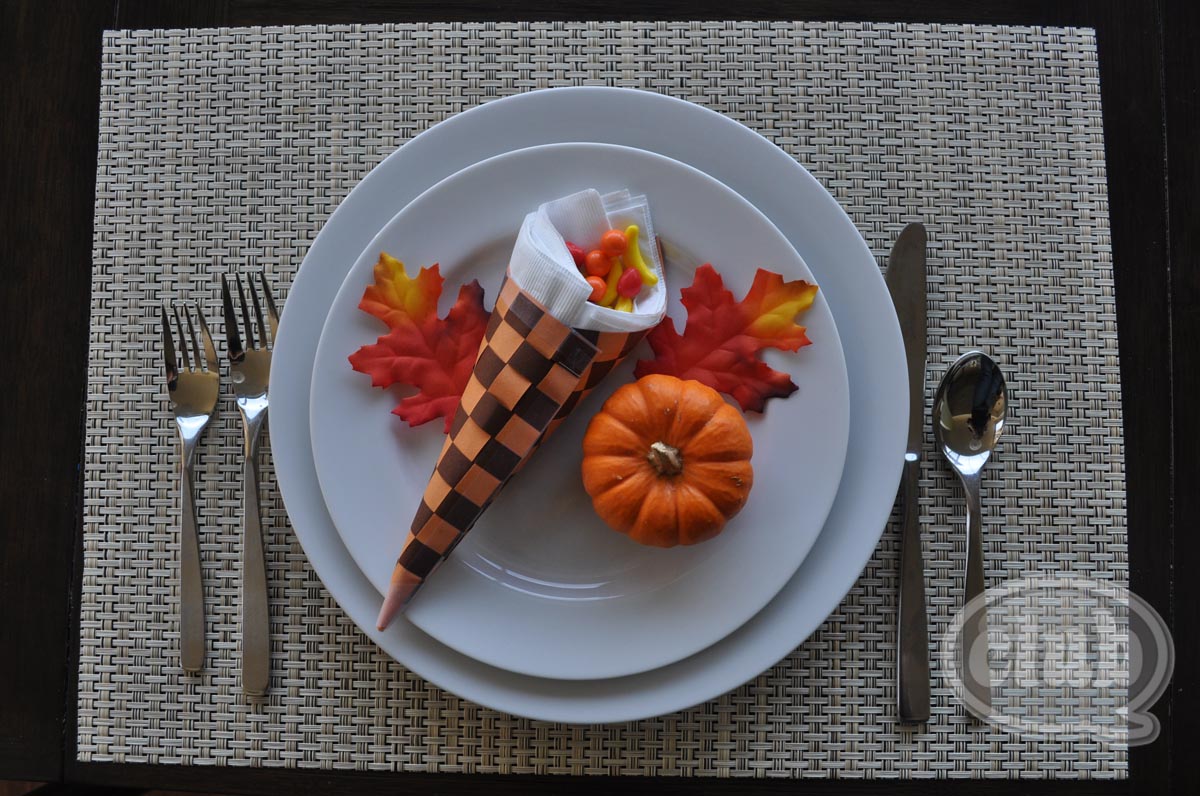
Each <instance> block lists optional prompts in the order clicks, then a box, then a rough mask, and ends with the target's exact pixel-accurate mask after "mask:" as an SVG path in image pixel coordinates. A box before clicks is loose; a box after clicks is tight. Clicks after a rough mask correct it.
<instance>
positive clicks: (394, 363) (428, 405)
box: [350, 254, 490, 431]
mask: <svg viewBox="0 0 1200 796" xmlns="http://www.w3.org/2000/svg"><path fill="white" fill-rule="evenodd" d="M393 263H395V265H393ZM375 280H376V283H375V284H374V285H372V286H371V287H368V288H367V291H366V293H365V294H364V295H363V300H362V303H361V304H359V307H360V308H361V309H363V310H364V311H365V312H369V313H370V314H372V315H374V316H376V317H378V318H381V319H383V320H384V322H385V323H387V324H388V325H389V326H391V327H392V328H391V331H390V332H388V333H387V334H385V335H384V336H383V337H380V338H379V339H378V340H377V341H376V342H375V343H374V344H373V345H366V346H363V347H362V348H360V349H358V351H356V352H354V353H353V354H352V355H351V356H350V365H351V367H353V368H354V369H355V370H357V371H358V372H360V373H366V374H367V375H369V376H370V377H371V384H372V385H373V386H375V387H390V386H391V385H393V384H406V385H409V386H412V387H415V388H416V389H417V392H416V394H414V395H410V396H408V397H406V398H404V399H403V400H401V401H400V403H399V404H397V406H396V408H395V409H393V410H392V412H393V413H394V414H397V415H399V416H400V417H401V419H403V420H404V421H406V422H407V423H408V424H409V425H410V426H419V425H421V424H422V423H428V422H429V421H430V420H433V419H435V418H438V417H442V418H445V421H446V431H449V430H450V422H451V420H453V418H454V412H455V410H457V408H458V400H459V397H460V396H461V395H462V392H463V390H464V389H465V388H466V386H467V380H468V379H469V378H470V376H471V370H472V368H473V367H474V366H475V358H476V356H477V355H478V353H479V341H480V340H481V339H483V333H484V330H485V329H486V328H487V322H488V318H489V317H490V314H489V313H488V311H487V310H485V309H484V308H483V288H482V287H480V286H479V282H478V281H472V282H471V283H470V284H467V285H463V286H462V287H461V288H460V289H459V291H458V300H457V301H456V302H454V306H453V307H451V308H450V311H449V312H448V313H446V317H445V318H438V317H437V302H438V298H439V297H440V296H441V293H442V283H443V279H442V277H441V275H440V274H439V273H438V267H437V266H436V265H435V266H433V267H431V268H428V269H424V268H422V269H421V271H420V273H419V274H418V275H417V278H416V279H409V278H408V275H407V274H406V273H405V271H404V265H403V263H400V261H399V260H395V259H394V258H392V257H389V256H388V255H386V254H385V255H382V256H381V257H380V258H379V263H378V264H377V265H376V266H375ZM381 282H382V283H384V284H382V285H381ZM385 316H386V317H385Z"/></svg>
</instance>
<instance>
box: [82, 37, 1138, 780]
mask: <svg viewBox="0 0 1200 796" xmlns="http://www.w3.org/2000/svg"><path fill="white" fill-rule="evenodd" d="M585 83H588V84H605V85H615V86H630V87H638V88H647V89H652V90H656V91H661V92H665V93H668V94H671V95H674V96H678V97H682V98H685V99H689V100H692V101H694V102H698V103H700V104H703V105H706V106H708V107H710V108H713V109H715V110H718V111H720V112H722V113H725V114H728V115H729V116H732V117H733V118H735V119H738V120H739V121H741V122H744V123H745V124H747V125H749V126H750V127H752V128H754V129H756V130H758V131H760V132H761V133H763V134H764V135H765V136H767V137H768V138H770V139H771V140H773V141H775V142H777V143H778V144H779V145H780V146H781V147H783V148H784V149H786V150H787V151H788V152H790V153H792V154H793V155H794V156H795V157H796V158H798V159H799V160H800V162H802V163H804V164H805V165H806V166H808V167H809V168H810V169H811V170H812V171H813V172H814V173H815V174H816V175H817V177H818V178H820V179H821V180H822V182H823V183H824V184H825V185H826V186H827V187H828V188H829V190H830V191H832V192H833V194H834V196H835V197H837V199H838V200H839V201H840V202H841V203H842V205H843V207H845V208H846V210H847V211H848V212H849V213H850V215H851V216H852V218H853V219H854V221H855V223H856V224H857V226H858V228H859V230H861V231H862V234H863V235H864V236H865V238H866V240H867V242H868V243H869V245H870V246H871V248H872V250H874V251H875V252H876V253H877V254H879V255H880V256H881V257H882V256H883V255H884V254H885V253H886V252H887V251H888V249H889V247H890V245H891V242H892V240H893V238H894V236H895V234H896V232H897V231H898V230H899V228H900V226H902V224H903V223H904V222H906V221H909V220H915V219H920V220H923V221H924V222H925V223H926V225H927V226H928V228H929V232H930V237H931V244H930V245H931V255H932V259H931V273H932V276H931V282H930V289H931V292H932V298H931V306H932V307H933V308H934V309H932V310H931V312H930V319H929V323H930V330H929V351H930V360H931V363H933V365H934V366H935V368H937V367H939V366H940V365H942V364H944V363H946V362H949V361H950V360H952V359H953V358H954V357H955V356H956V355H957V354H958V353H959V352H960V351H962V350H963V349H965V348H967V347H971V346H981V347H984V348H985V349H987V350H989V351H990V352H991V353H993V354H994V355H995V356H996V357H997V358H998V359H999V360H1000V361H1001V362H1003V363H1004V364H1005V366H1006V368H1007V370H1008V372H1009V373H1010V374H1011V378H1010V388H1011V390H1012V394H1013V396H1014V407H1013V413H1012V415H1011V418H1012V424H1011V431H1010V432H1009V435H1008V436H1007V438H1006V442H1005V444H1004V446H1003V448H1002V450H1001V452H1000V453H999V455H998V457H997V458H996V460H995V461H994V462H993V464H992V465H991V466H990V467H989V471H988V486H987V488H986V493H985V500H984V502H985V511H986V517H987V519H986V528H985V533H986V539H987V563H986V567H987V573H988V577H989V582H992V583H995V582H997V581H999V580H1000V579H1002V578H1004V577H1012V576H1019V575H1026V574H1033V573H1074V574H1076V575H1086V576H1088V577H1091V578H1096V579H1099V580H1104V581H1108V582H1112V583H1115V584H1124V583H1125V581H1126V579H1127V569H1128V563H1127V557H1126V544H1125V509H1124V473H1123V448H1122V439H1121V415H1120V385H1119V379H1118V366H1117V339H1116V320H1115V313H1114V300H1113V283H1112V269H1111V262H1110V247H1109V228H1108V219H1107V200H1106V185H1105V167H1104V146H1103V138H1102V125H1101V113H1100V87H1099V78H1098V71H1097V56H1096V45H1095V39H1094V35H1093V33H1092V32H1091V31H1089V30H1082V29H1049V28H1017V27H971V26H948V25H886V24H821V23H804V24H794V23H734V22H693V23H513V24H490V23H489V24H484V23H480V24H461V25H460V24H428V25H425V24H422V25H396V26H386V27H336V28H276V29H240V30H202V31H154V32H147V31H123V32H117V33H109V34H107V35H106V37H105V41H104V70H103V87H102V94H101V117H100V153H99V167H98V175H97V191H96V226H95V253H94V256H95V264H94V270H93V282H92V301H93V304H92V325H91V357H90V366H89V367H90V370H89V391H88V411H87V452H86V495H85V509H84V511H85V518H84V549H85V553H84V567H85V569H84V574H83V592H82V629H81V636H80V645H81V646H80V668H79V683H78V689H79V691H78V706H79V712H78V719H79V723H78V749H79V757H80V758H81V759H83V760H90V761H124V762H150V763H183V764H214V763H215V764H229V765H269V766H296V767H308V768H327V769H382V770H388V769H397V770H420V771H448V772H449V771H452V772H520V773H584V774H593V773H594V774H636V775H667V776H681V775H682V776H687V775H707V776H835V775H836V776H844V777H895V776H913V777H917V776H951V777H1000V778H1004V777H1070V778H1086V777H1094V778H1118V777H1123V776H1125V774H1126V771H1127V768H1126V754H1125V749H1124V747H1122V746H1120V745H1110V744H1106V743H1103V742H1101V741H1097V740H1093V739H1090V738H1089V737H1088V736H1086V735H1082V734H1073V735H1072V734H1060V735H1056V736H1050V737H1044V738H1037V737H1032V738H1031V737H1026V736H1022V735H1020V734H1009V733H1006V732H1003V731H1001V730H997V729H992V728H980V727H978V726H977V725H973V724H972V723H971V722H970V721H969V720H968V719H967V717H966V714H965V713H964V711H963V709H962V707H961V706H959V705H958V704H957V702H956V701H955V700H954V699H953V698H952V695H951V692H950V690H949V689H948V688H947V687H946V683H945V682H944V681H943V680H936V681H935V683H934V686H935V687H934V694H933V697H934V706H933V719H932V720H931V721H930V723H929V724H928V725H927V726H925V727H922V728H920V729H919V730H917V731H913V730H908V729H902V728H900V727H899V726H898V725H897V722H896V717H895V711H894V702H895V692H894V688H893V681H894V675H895V659H894V658H895V656H894V650H895V616H896V586H897V577H896V573H897V561H898V549H899V545H898V538H897V534H896V530H895V528H894V527H893V528H889V529H888V531H887V532H886V533H885V534H884V537H883V541H882V543H881V544H880V546H879V549H878V550H877V552H876V553H875V555H874V557H873V558H872V559H871V561H870V563H869V564H868V566H867V567H866V569H865V571H864V572H863V574H862V576H861V578H860V579H859V580H858V582H857V584H856V585H855V587H854V589H853V590H852V591H851V593H850V594H849V595H848V596H847V597H846V599H845V600H844V601H843V602H842V604H841V605H840V606H839V607H838V609H837V610H836V611H835V612H834V613H833V614H832V615H831V616H830V617H829V619H828V621H827V622H826V623H825V624H824V625H823V626H822V627H821V629H820V630H819V631H818V632H817V633H815V634H814V635H813V637H812V638H810V639H809V640H808V641H806V642H805V643H804V644H803V645H801V646H800V647H799V648H798V649H797V650H796V651H795V652H794V653H793V654H792V655H791V656H789V657H788V658H787V659H785V660H784V661H782V662H780V663H779V664H778V665H777V666H775V667H774V668H772V669H771V670H769V671H767V672H766V673H764V674H763V675H761V676H760V677H758V678H757V679H756V680H754V681H752V682H750V683H748V684H747V685H745V686H743V687H741V688H739V689H738V690H736V691H734V692H733V693H730V694H727V695H725V696H723V697H721V698H719V699H717V700H714V701H712V702H710V703H707V704H705V705H702V706H699V707H696V708H694V709H691V710H687V711H683V712H681V713H678V714H675V715H670V716H664V717H661V718H657V719H652V720H647V721H642V722H637V723H633V724H628V725H611V726H603V727H571V726H563V725H555V724H549V723H544V722H536V721H529V720H525V719H519V718H514V717H511V716H507V715H502V714H498V713H496V712H494V711H491V710H487V709H484V708H481V707H479V706H476V705H474V704H471V703H469V702H467V701H465V700H462V699H459V698H457V697H455V696H454V695H452V694H449V693H446V692H444V691H442V690H440V689H438V688H435V687H433V686H431V685H429V684H428V683H426V682H425V681H423V680H421V679H420V678H418V677H416V676H415V675H413V674H411V673H409V672H407V671H405V670H404V669H403V668H402V667H401V666H399V665H398V664H396V663H394V662H393V661H391V660H390V659H389V658H388V657H387V656H385V655H384V654H382V653H381V652H379V651H378V650H377V649H376V647H375V646H374V645H373V644H372V643H371V642H370V641H369V640H368V639H367V638H366V637H365V636H363V635H362V634H360V633H359V631H358V630H357V629H356V628H355V626H354V625H353V623H351V622H350V621H349V620H348V619H347V617H346V616H345V615H344V614H343V613H342V612H341V610H340V609H339V608H338V606H337V605H336V603H335V602H334V601H333V600H332V599H331V598H330V596H329V594H328V593H327V592H326V591H325V589H324V588H323V587H322V585H321V583H320V581H319V580H318V579H317V577H316V576H315V575H314V573H313V571H312V569H311V568H310V566H309V564H308V563H307V560H306V559H305V556H304V553H303V551H302V550H301V548H300V546H299V544H298V543H297V542H296V540H295V538H294V536H293V534H292V533H291V531H290V529H289V527H288V522H287V516H286V513H285V511H284V507H283V504H282V502H281V501H280V500H279V497H278V493H277V491H276V485H275V482H274V479H273V476H272V474H271V470H270V468H269V467H268V468H266V470H265V472H264V476H263V494H264V501H265V502H264V525H265V528H266V530H267V534H268V539H267V541H268V566H269V577H270V583H271V601H272V605H271V611H272V625H271V628H272V645H273V649H274V655H273V665H274V670H273V675H272V676H273V689H272V692H271V695H270V698H269V700H267V701H266V702H265V703H261V704H259V703H256V704H247V703H246V702H245V701H244V700H243V698H242V696H241V694H240V691H239V687H238V682H237V647H238V636H239V627H238V614H237V611H238V607H237V599H238V575H237V571H238V552H239V549H240V538H241V534H240V530H239V507H240V505H241V496H240V488H241V487H240V478H239V473H240V467H241V457H240V441H241V440H240V434H241V432H240V429H239V426H238V423H237V419H236V413H235V412H234V410H233V406H232V403H231V402H230V400H229V397H228V395H226V396H225V397H224V398H223V402H222V404H221V414H220V416H219V419H218V421H217V422H215V423H214V425H213V427H212V428H210V430H209V433H208V434H207V436H206V438H205V442H204V443H203V445H202V447H201V450H200V452H199V458H198V462H197V472H198V480H199V484H200V486H199V492H198V498H197V499H198V506H199V516H200V521H201V523H202V528H203V535H202V557H203V561H204V580H205V584H206V588H207V590H208V609H207V611H208V619H209V622H210V626H209V629H208V640H209V650H210V652H209V657H208V670H207V671H206V673H205V674H204V675H203V676H202V677H200V678H198V679H197V680H194V681H190V680H186V679H184V678H182V677H181V676H180V668H179V661H178V653H177V643H178V632H177V624H176V609H177V599H178V598H177V593H176V586H175V584H176V576H175V573H176V555H177V543H176V539H177V531H176V528H177V524H178V522H179V504H178V496H177V487H176V483H177V481H176V477H175V456H176V454H175V450H174V447H173V443H174V437H173V434H174V432H173V429H172V426H171V423H170V419H169V418H170V415H169V412H168V408H167V404H166V402H165V396H164V393H163V388H162V386H161V383H160V365H159V355H158V326H157V320H156V317H155V315H154V313H155V312H156V308H157V306H158V302H159V301H161V300H162V299H164V298H169V297H172V296H189V297H192V298H196V299H200V300H202V301H203V302H205V303H206V306H207V309H208V317H209V318H210V320H215V319H218V318H219V316H220V313H219V310H218V306H217V303H216V301H217V294H218V290H217V285H218V277H219V274H220V273H221V272H222V271H225V270H228V269H233V268H237V267H244V266H259V267H265V268H266V269H267V270H268V271H269V272H270V273H272V274H273V275H274V279H275V281H276V284H277V289H278V291H279V293H280V294H286V289H287V286H288V285H290V283H291V280H292V277H293V276H294V274H295V271H296V269H297V268H298V267H299V265H300V262H301V260H302V258H303V256H304V254H305V251H306V249H307V246H308V244H309V242H310V241H312V239H313V237H314V236H315V235H316V233H317V231H318V230H319V229H320V227H321V225H322V224H323V223H324V221H325V219H326V218H327V217H328V215H329V213H330V212H331V211H332V210H333V208H334V207H335V206H336V205H337V203H338V202H339V201H340V200H341V199H342V197H344V196H345V195H346V193H347V192H349V190H350V189H351V188H352V187H353V185H354V184H355V183H356V181H357V180H359V179H360V178H361V177H362V176H363V175H364V174H365V173H366V172H367V171H368V170H369V169H370V168H371V167H372V166H374V165H375V164H376V163H378V162H379V161H380V160H381V159H382V158H383V157H384V156H386V155H387V154H388V153H390V152H391V151H392V150H394V149H395V148H396V147H398V146H400V145H401V144H403V143H404V142H405V141H406V140H407V139H409V138H411V137H412V136H413V135H415V134H417V133H419V132H420V131H422V130H424V129H426V128H427V127H429V126H431V125H432V124H434V123H436V122H438V121H439V120H441V119H443V118H445V117H447V116H449V115H451V114H453V113H456V112H458V111H461V110H463V109H465V108H468V107H471V106H472V105H475V104H477V103H479V102H483V101H485V100H487V99H489V98H492V97H497V96H502V95H506V94H511V93H515V92H520V91H526V90H530V89H534V88H538V87H545V86H562V85H577V84H585ZM981 306H982V307H987V308H988V311H987V312H979V311H978V310H979V308H980V307H981ZM225 388H226V389H228V385H227V384H226V385H225ZM925 467H926V470H925V477H924V479H923V481H922V483H921V499H922V516H923V519H924V520H925V522H926V523H927V533H926V544H927V547H926V560H927V562H928V572H927V578H928V589H929V606H930V609H931V611H932V614H933V628H932V630H933V631H934V632H935V633H936V632H938V631H941V630H944V629H945V628H946V626H947V624H948V622H949V620H950V617H951V615H952V613H953V611H954V610H955V609H956V608H957V607H958V606H959V605H960V604H961V600H962V580H961V577H960V573H961V572H962V569H963V559H964V549H965V544H964V540H963V532H962V527H963V526H962V519H961V518H962V514H963V503H962V498H961V493H960V491H959V490H958V488H957V486H956V485H955V484H954V483H953V482H952V481H951V480H950V476H949V475H948V473H947V471H946V470H945V468H944V467H943V466H942V465H941V464H940V463H937V462H933V461H932V460H931V461H930V462H928V463H927V464H926V465H925ZM1117 696H1118V697H1119V694H1117ZM1101 697H1102V698H1105V699H1109V700H1110V702H1109V704H1110V705H1111V699H1112V698H1113V694H1109V693H1106V694H1098V693H1097V692H1096V691H1095V690H1094V689H1093V690H1088V689H1077V690H1076V691H1074V692H1071V691H1068V690H1067V689H1066V687H1065V686H1062V685H1058V686H1056V685H1054V684H1052V683H1051V684H1046V683H1042V684H1039V685H1038V690H1037V692H1036V700H1037V701H1038V703H1039V704H1047V703H1048V702H1047V700H1048V701H1049V703H1053V704H1059V705H1066V706H1073V707H1074V709H1075V710H1077V711H1079V712H1081V713H1082V714H1084V715H1086V714H1087V713H1088V712H1089V711H1095V710H1098V709H1099V708H1097V707H1095V705H1096V704H1097V699H1099V698H1101ZM1034 699H1035V697H1034V696H1033V693H1032V692H1029V693H1026V692H1023V691H1019V690H1018V691H1015V692H1010V693H1006V694H1005V695H1004V699H1003V700H1002V701H1003V702H1004V703H1005V704H1007V705H1008V707H1007V708H1006V710H1009V711H1016V712H1018V713H1019V712H1020V711H1023V710H1025V709H1026V705H1029V704H1032V702H1031V700H1034Z"/></svg>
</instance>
